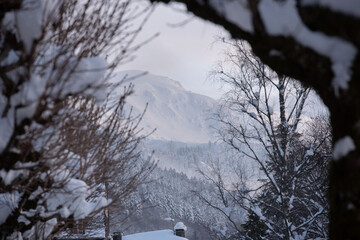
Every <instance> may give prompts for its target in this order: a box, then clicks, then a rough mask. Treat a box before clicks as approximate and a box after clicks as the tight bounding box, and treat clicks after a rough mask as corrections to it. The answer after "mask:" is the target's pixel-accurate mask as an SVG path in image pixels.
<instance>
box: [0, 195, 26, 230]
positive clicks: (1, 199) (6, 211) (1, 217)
mask: <svg viewBox="0 0 360 240" xmlns="http://www.w3.org/2000/svg"><path fill="white" fill-rule="evenodd" d="M20 197H21V194H20V193H19V192H18V191H15V192H12V193H0V225H1V224H3V223H4V222H5V221H6V219H7V218H8V216H9V215H10V214H11V212H12V211H13V210H14V209H15V208H17V206H18V204H19V200H20Z"/></svg>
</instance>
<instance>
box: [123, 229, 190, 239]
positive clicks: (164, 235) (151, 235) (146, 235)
mask: <svg viewBox="0 0 360 240" xmlns="http://www.w3.org/2000/svg"><path fill="white" fill-rule="evenodd" d="M185 239H187V238H183V237H178V236H175V235H174V232H173V231H171V230H159V231H152V232H143V233H136V234H131V235H127V236H124V237H123V240H185Z"/></svg>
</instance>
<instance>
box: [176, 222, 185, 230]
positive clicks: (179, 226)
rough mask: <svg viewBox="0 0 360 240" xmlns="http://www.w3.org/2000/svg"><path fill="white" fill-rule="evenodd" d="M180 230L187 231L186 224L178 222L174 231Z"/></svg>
mask: <svg viewBox="0 0 360 240" xmlns="http://www.w3.org/2000/svg"><path fill="white" fill-rule="evenodd" d="M178 229H184V230H185V231H186V230H187V227H186V226H185V224H184V223H183V222H178V223H176V224H175V226H174V230H178Z"/></svg>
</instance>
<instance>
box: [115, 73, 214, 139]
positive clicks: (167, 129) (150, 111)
mask: <svg viewBox="0 0 360 240" xmlns="http://www.w3.org/2000/svg"><path fill="white" fill-rule="evenodd" d="M141 73H142V72H141V71H124V72H119V73H117V74H115V77H113V80H112V81H114V82H116V81H120V80H121V79H123V78H124V76H127V78H130V79H131V82H132V83H133V84H134V85H135V92H134V94H133V95H132V96H130V97H129V98H128V100H127V103H128V105H129V106H132V107H133V111H134V112H135V113H141V112H142V111H143V110H144V108H145V107H146V105H147V104H148V108H147V111H146V114H145V116H144V118H143V120H142V121H141V127H143V128H144V130H145V131H144V132H151V131H152V130H153V129H156V131H155V132H154V133H153V134H152V135H151V136H150V139H156V140H165V141H178V142H187V143H207V142H209V141H211V140H213V137H214V133H213V130H212V128H211V126H210V125H211V123H210V121H209V118H210V117H211V110H213V109H214V108H215V107H216V106H217V102H216V101H215V100H214V99H212V98H210V97H207V96H204V95H200V94H196V93H193V92H190V91H187V90H185V89H184V88H183V87H182V86H181V84H180V83H179V82H177V81H174V80H172V79H170V78H167V77H163V76H156V75H151V74H146V75H142V76H140V77H134V76H137V75H141ZM133 77H134V79H132V78H133ZM119 91H122V89H119ZM115 94H116V91H115Z"/></svg>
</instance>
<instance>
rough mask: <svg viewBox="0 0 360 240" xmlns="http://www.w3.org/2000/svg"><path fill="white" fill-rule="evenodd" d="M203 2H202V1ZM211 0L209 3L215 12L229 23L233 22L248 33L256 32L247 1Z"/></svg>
mask: <svg viewBox="0 0 360 240" xmlns="http://www.w3.org/2000/svg"><path fill="white" fill-rule="evenodd" d="M201 2H202V1H201ZM224 2H225V1H224V0H211V1H210V2H209V3H210V5H212V6H213V8H214V10H215V11H217V12H218V13H219V14H220V15H222V16H223V17H225V18H226V19H227V20H228V21H229V22H232V23H234V24H236V25H238V26H241V28H242V29H243V30H244V31H247V32H251V33H252V32H254V26H253V24H252V14H251V11H250V10H249V8H248V3H247V1H246V0H238V1H232V0H227V1H226V3H225V4H224Z"/></svg>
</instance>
